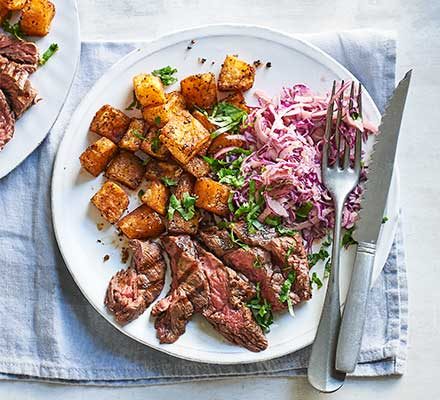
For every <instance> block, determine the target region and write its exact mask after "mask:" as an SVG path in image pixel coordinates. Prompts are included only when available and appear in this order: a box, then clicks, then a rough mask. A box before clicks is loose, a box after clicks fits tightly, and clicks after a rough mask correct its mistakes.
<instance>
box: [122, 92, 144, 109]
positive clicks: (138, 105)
mask: <svg viewBox="0 0 440 400" xmlns="http://www.w3.org/2000/svg"><path fill="white" fill-rule="evenodd" d="M134 108H136V109H137V110H140V109H141V108H142V106H141V103H139V100H138V99H137V97H136V93H135V92H134V90H133V101H132V102H131V103H130V104H129V105H128V107H126V108H125V109H126V110H133V109H134Z"/></svg>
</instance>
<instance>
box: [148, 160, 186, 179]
mask: <svg viewBox="0 0 440 400" xmlns="http://www.w3.org/2000/svg"><path fill="white" fill-rule="evenodd" d="M182 172H183V171H182V168H181V167H179V166H178V165H177V164H175V163H171V162H164V161H156V160H150V161H149V162H148V164H147V167H146V172H145V178H147V179H149V180H154V179H159V180H161V179H163V178H166V179H171V180H172V181H175V182H177V181H178V179H179V177H180V175H182Z"/></svg>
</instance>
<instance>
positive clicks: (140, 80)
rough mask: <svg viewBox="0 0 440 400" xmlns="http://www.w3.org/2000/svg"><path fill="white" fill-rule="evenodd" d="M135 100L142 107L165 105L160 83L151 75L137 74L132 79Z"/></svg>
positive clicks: (165, 99)
mask: <svg viewBox="0 0 440 400" xmlns="http://www.w3.org/2000/svg"><path fill="white" fill-rule="evenodd" d="M133 87H134V93H135V95H136V98H137V99H138V101H139V103H141V105H142V106H143V107H151V106H159V105H161V104H165V102H166V101H167V98H166V96H165V90H164V88H163V84H162V81H161V80H160V78H158V77H157V76H154V75H151V74H139V75H136V76H135V77H134V78H133Z"/></svg>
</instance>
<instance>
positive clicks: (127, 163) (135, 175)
mask: <svg viewBox="0 0 440 400" xmlns="http://www.w3.org/2000/svg"><path fill="white" fill-rule="evenodd" d="M144 173H145V167H144V165H143V162H142V160H141V159H140V158H139V157H137V156H135V155H134V154H132V153H129V152H128V151H122V152H121V153H119V154H118V155H117V156H116V157H115V158H114V159H113V160H112V161H111V162H110V164H109V166H108V167H107V170H106V171H105V176H106V177H107V178H109V179H113V180H115V181H117V182H119V183H122V184H123V185H125V186H127V187H129V188H130V189H136V188H137V187H138V186H139V184H140V183H141V181H142V178H143V176H144Z"/></svg>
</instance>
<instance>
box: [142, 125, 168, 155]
mask: <svg viewBox="0 0 440 400" xmlns="http://www.w3.org/2000/svg"><path fill="white" fill-rule="evenodd" d="M159 135H160V130H159V129H157V128H156V127H154V126H153V127H151V128H150V129H149V130H148V132H147V134H146V135H145V139H144V140H142V142H141V147H140V150H142V151H143V152H144V153H147V154H148V155H150V156H152V157H154V158H157V159H158V160H166V159H167V158H169V157H170V152H169V151H168V149H167V148H166V146H165V145H164V144H163V143H162V141H161V140H160V137H159Z"/></svg>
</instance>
